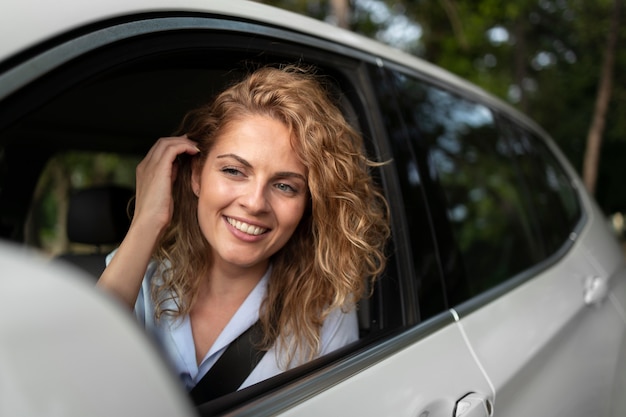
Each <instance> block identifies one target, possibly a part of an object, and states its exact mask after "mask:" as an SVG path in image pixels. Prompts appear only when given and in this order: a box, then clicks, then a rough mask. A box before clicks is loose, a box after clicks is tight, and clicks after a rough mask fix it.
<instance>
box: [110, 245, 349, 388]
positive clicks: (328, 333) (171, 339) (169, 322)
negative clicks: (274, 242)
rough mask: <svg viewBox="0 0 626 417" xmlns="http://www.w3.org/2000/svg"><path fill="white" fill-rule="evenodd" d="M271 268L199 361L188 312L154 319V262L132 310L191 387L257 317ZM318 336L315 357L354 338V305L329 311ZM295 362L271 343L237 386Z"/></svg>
mask: <svg viewBox="0 0 626 417" xmlns="http://www.w3.org/2000/svg"><path fill="white" fill-rule="evenodd" d="M109 256H111V255H109ZM107 263H108V262H107ZM270 271H271V268H270V270H268V271H267V272H266V273H265V275H264V276H263V278H261V280H260V281H259V283H258V284H257V285H256V287H255V288H254V289H253V290H252V292H251V293H250V294H249V295H248V297H247V298H246V299H245V301H244V302H243V304H241V306H240V307H239V309H238V310H237V311H236V312H235V314H234V315H233V317H232V318H231V320H230V321H229V322H228V324H227V325H226V327H225V328H224V330H222V332H221V333H220V335H219V336H218V337H217V339H216V341H215V343H214V344H213V346H211V348H210V349H209V351H208V352H207V354H206V356H205V357H204V358H203V359H202V362H200V365H198V364H197V361H196V351H195V344H194V340H193V334H192V331H191V323H190V320H189V316H184V317H182V318H178V319H173V318H172V317H171V316H169V315H165V314H164V315H162V316H161V319H160V321H158V322H157V321H156V320H155V317H154V303H153V302H152V299H151V297H150V285H151V281H152V279H155V278H157V277H158V276H159V273H158V268H157V264H156V263H155V262H151V263H150V265H149V266H148V270H147V271H146V275H145V277H144V280H143V283H142V285H141V290H140V291H139V295H138V297H137V302H136V304H135V314H136V316H137V319H138V320H139V322H140V323H141V324H143V325H144V326H145V328H146V329H147V330H148V331H149V332H151V333H152V334H153V335H154V336H155V337H156V338H157V339H158V341H159V342H160V344H161V345H162V347H163V349H164V350H165V353H166V354H167V356H168V358H169V359H170V361H171V365H172V367H173V370H174V372H175V373H176V374H177V375H178V376H179V377H180V379H181V381H182V382H183V384H184V385H185V387H186V388H187V390H191V388H193V387H194V386H195V385H196V384H197V383H198V382H199V381H200V379H202V377H203V376H204V375H205V374H206V373H207V372H208V370H209V369H211V367H212V366H213V365H214V364H215V362H217V360H218V359H219V357H220V356H221V355H222V354H223V353H224V351H225V350H226V348H227V347H228V345H229V344H230V343H231V342H232V341H233V340H235V339H236V338H237V337H238V336H239V335H240V334H242V333H243V332H244V331H246V330H247V329H248V328H249V327H250V326H252V325H253V324H254V323H255V322H256V321H257V320H258V318H259V309H260V307H261V303H262V302H263V299H264V298H265V295H266V292H267V283H268V280H269V275H270ZM167 303H170V304H169V305H167V304H166V306H165V307H168V308H174V307H175V305H174V301H173V300H170V301H168V302H167ZM320 337H321V344H320V352H319V353H318V355H317V357H319V356H322V355H325V354H327V353H330V352H332V351H333V350H336V349H338V348H340V347H342V346H345V345H346V344H348V343H351V342H354V341H356V340H357V339H358V321H357V315H356V311H355V309H354V308H351V309H350V311H349V312H343V311H342V310H341V309H336V310H334V311H332V312H331V313H330V314H329V316H328V317H327V318H326V320H325V321H324V324H323V326H322V329H321V334H320ZM294 362H295V361H294ZM295 365H297V364H294V365H291V366H285V364H283V363H281V357H280V355H279V354H278V352H277V350H276V349H275V348H274V347H273V348H271V349H270V350H269V351H268V352H267V353H266V354H265V355H264V356H263V358H262V359H261V361H260V362H259V363H258V365H257V366H256V367H255V368H254V369H253V370H252V372H251V373H250V375H248V378H247V379H246V380H245V381H244V382H243V384H242V385H241V386H240V387H239V389H243V388H245V387H248V386H250V385H253V384H256V383H257V382H260V381H263V380H264V379H267V378H270V377H272V376H275V375H277V374H279V373H281V372H283V371H285V370H287V369H289V368H291V367H293V366H295Z"/></svg>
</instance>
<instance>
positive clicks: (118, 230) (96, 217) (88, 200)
mask: <svg viewBox="0 0 626 417" xmlns="http://www.w3.org/2000/svg"><path fill="white" fill-rule="evenodd" d="M134 194H135V193H134V191H133V190H132V189H130V188H127V187H121V186H116V185H108V186H100V187H93V188H87V189H82V190H79V191H77V192H75V193H74V194H72V195H71V196H70V201H69V208H68V214H67V237H68V240H69V241H70V242H71V243H81V244H84V245H91V246H93V250H92V251H91V252H87V253H65V254H62V255H60V256H59V257H58V258H57V259H59V260H61V261H63V262H67V263H70V264H72V265H74V266H76V267H78V268H80V269H82V270H83V271H85V272H87V273H88V274H90V275H91V276H92V277H94V278H96V279H97V278H98V277H100V275H101V274H102V271H104V267H105V258H106V255H107V253H108V252H109V251H110V248H111V246H114V245H116V244H119V243H120V242H121V241H122V240H123V239H124V236H125V235H126V232H127V231H128V227H129V225H130V219H131V213H130V210H129V208H130V203H131V200H132V198H133V196H134Z"/></svg>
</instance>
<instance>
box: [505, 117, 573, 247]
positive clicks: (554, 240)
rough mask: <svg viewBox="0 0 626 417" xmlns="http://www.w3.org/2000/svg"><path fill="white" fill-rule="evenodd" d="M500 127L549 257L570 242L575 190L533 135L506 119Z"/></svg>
mask: <svg viewBox="0 0 626 417" xmlns="http://www.w3.org/2000/svg"><path fill="white" fill-rule="evenodd" d="M500 127H501V131H502V135H504V136H505V137H506V138H507V139H508V140H509V142H510V148H511V153H512V154H513V155H514V157H515V162H516V164H517V165H518V166H519V167H520V170H521V173H522V175H523V177H524V182H525V183H526V184H527V187H526V188H527V191H526V192H527V194H528V198H529V200H530V203H531V204H530V209H531V210H533V211H534V217H535V218H536V223H537V234H538V235H539V236H540V237H541V239H540V241H541V242H540V243H541V244H542V246H543V252H544V256H546V257H547V256H550V255H552V254H553V253H555V252H556V251H557V250H559V249H560V248H561V247H562V246H563V245H564V243H566V242H567V241H568V240H569V237H570V234H571V233H572V231H574V229H575V228H576V226H577V224H578V222H579V220H580V218H581V212H582V211H581V207H580V201H579V199H578V194H577V192H576V188H575V187H574V185H573V182H572V180H571V179H570V177H569V176H568V175H567V173H566V172H565V170H564V169H563V167H562V166H561V164H560V163H559V162H558V160H557V159H556V157H555V156H554V154H553V153H552V151H551V150H550V149H549V148H548V146H547V145H546V144H545V142H544V141H542V140H541V139H540V138H539V137H538V136H537V135H536V134H534V133H532V132H530V131H529V130H527V129H524V128H522V127H520V126H518V125H515V124H513V123H512V122H510V121H508V120H503V121H502V122H501V123H500Z"/></svg>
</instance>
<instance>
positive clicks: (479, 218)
mask: <svg viewBox="0 0 626 417" xmlns="http://www.w3.org/2000/svg"><path fill="white" fill-rule="evenodd" d="M391 79H392V80H393V82H394V84H395V88H396V92H397V94H398V96H399V97H400V99H399V100H400V101H401V102H402V103H403V113H402V114H403V118H404V122H405V123H406V125H407V128H406V132H407V135H408V136H409V141H410V143H411V144H412V146H413V148H414V149H416V150H417V152H418V153H419V152H422V153H423V154H424V160H423V161H422V163H423V164H426V169H425V171H426V172H428V173H429V174H430V175H431V176H432V177H433V178H434V181H435V182H436V183H437V184H438V185H439V187H440V189H441V193H440V194H437V193H435V192H433V193H430V194H429V196H430V198H431V199H432V200H437V201H433V204H434V205H435V206H436V207H438V208H441V209H442V210H443V211H444V212H445V220H446V222H447V224H448V226H449V228H450V230H451V231H452V234H453V236H454V241H455V244H456V247H457V248H458V251H459V252H460V255H461V260H460V262H458V263H459V264H460V265H461V268H462V270H463V275H464V276H465V281H463V280H459V279H456V280H455V281H454V282H451V285H448V288H447V294H448V302H449V303H450V304H451V305H454V304H456V303H459V302H461V301H463V300H464V299H467V298H468V297H471V296H473V295H476V294H479V293H481V292H483V291H485V290H487V289H489V288H492V287H494V286H495V285H497V284H499V283H501V282H503V281H505V280H507V279H508V278H510V277H512V276H514V275H515V274H517V273H519V272H521V271H523V270H525V269H527V268H530V267H531V266H533V265H534V264H535V263H537V262H538V261H539V260H541V259H542V253H541V251H540V248H538V245H537V236H536V234H535V232H536V231H535V230H534V227H533V217H532V212H531V211H530V209H529V206H530V204H531V203H530V202H529V201H528V199H527V196H526V193H525V191H524V190H525V185H524V183H523V182H522V180H521V176H520V172H519V169H518V167H517V166H516V165H515V164H513V160H512V149H511V145H510V144H509V143H508V141H507V140H506V139H505V138H503V137H502V136H501V135H500V133H499V131H498V128H497V126H496V122H495V117H494V114H493V113H492V111H491V110H490V108H489V107H487V106H485V105H482V104H479V103H477V102H475V101H472V100H469V99H466V98H463V97H461V96H458V95H455V94H454V93H452V92H450V91H447V90H445V89H443V88H439V87H437V86H435V85H432V84H430V83H428V82H426V81H422V80H419V79H417V78H412V77H410V76H406V75H403V74H400V73H395V72H392V73H391ZM414 237H415V239H419V237H418V236H417V235H415V234H414ZM415 239H414V241H415ZM451 254H454V252H452V251H449V252H446V253H442V257H443V258H445V259H443V260H442V263H443V264H445V263H446V259H449V260H452V261H454V262H456V260H455V259H454V257H453V256H451ZM444 273H445V271H444Z"/></svg>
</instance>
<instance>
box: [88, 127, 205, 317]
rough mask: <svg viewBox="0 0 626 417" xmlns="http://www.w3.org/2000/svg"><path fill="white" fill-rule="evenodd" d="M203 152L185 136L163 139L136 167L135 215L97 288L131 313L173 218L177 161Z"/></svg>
mask: <svg viewBox="0 0 626 417" xmlns="http://www.w3.org/2000/svg"><path fill="white" fill-rule="evenodd" d="M198 152H200V150H199V149H198V148H197V147H196V144H195V142H193V141H191V140H189V139H188V138H187V137H186V136H179V137H171V138H162V139H159V140H158V141H157V143H155V144H154V146H153V147H152V148H151V149H150V151H149V152H148V154H147V155H146V157H145V158H144V159H143V160H142V161H141V162H140V163H139V165H137V190H136V201H135V214H134V216H133V220H132V222H131V225H130V228H129V229H128V233H126V237H125V238H124V240H123V241H122V243H121V244H120V247H119V248H118V250H117V252H116V253H115V256H114V257H113V259H111V263H109V265H108V266H107V267H106V269H105V270H104V272H103V273H102V276H101V277H100V279H99V280H98V286H99V287H101V288H104V289H106V290H107V291H109V292H111V293H113V294H114V295H115V296H116V297H117V298H119V299H120V300H121V301H122V302H123V303H124V304H126V305H127V306H128V308H130V309H132V308H133V306H134V305H135V300H136V299H137V295H138V294H139V290H140V289H141V282H142V281H143V276H144V274H145V273H146V269H147V267H148V263H149V262H150V258H151V256H152V251H153V250H154V246H155V245H156V242H157V240H158V238H159V235H160V234H161V232H162V231H163V229H164V228H165V227H166V226H167V225H168V223H169V222H170V220H171V218H172V211H173V207H174V200H173V198H172V184H173V182H174V180H175V179H176V171H177V167H176V163H175V161H176V157H177V156H178V155H181V154H184V153H187V154H190V155H196V154H197V153H198Z"/></svg>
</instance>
